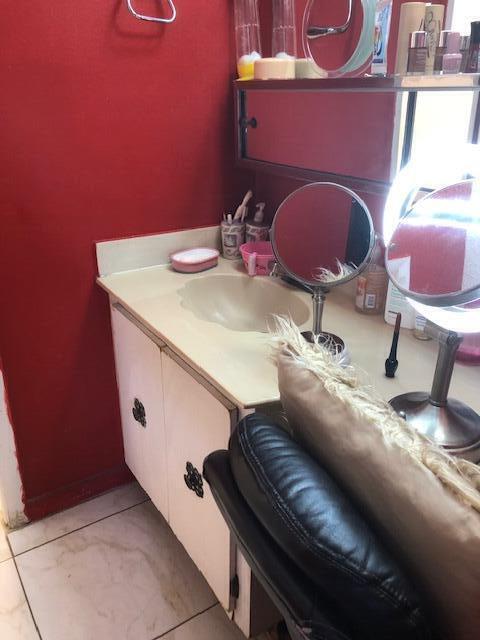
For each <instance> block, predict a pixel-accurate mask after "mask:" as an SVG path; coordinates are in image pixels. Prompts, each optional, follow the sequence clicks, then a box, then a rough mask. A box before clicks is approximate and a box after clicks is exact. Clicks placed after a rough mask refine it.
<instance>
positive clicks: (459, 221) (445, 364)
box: [386, 178, 480, 462]
mask: <svg viewBox="0 0 480 640" xmlns="http://www.w3.org/2000/svg"><path fill="white" fill-rule="evenodd" d="M386 266H387V271H388V274H389V276H390V278H391V280H392V282H393V284H394V285H395V286H396V287H397V288H398V289H399V290H400V291H401V292H402V293H403V294H404V295H406V296H407V298H408V299H409V300H410V301H411V302H412V304H413V306H414V307H415V309H416V310H417V311H419V312H420V313H421V314H422V315H424V316H425V317H426V318H427V319H428V320H429V321H430V322H429V323H428V324H427V327H426V331H427V333H428V334H429V335H430V336H431V337H433V338H436V339H437V340H438V342H439V357H438V361H437V367H436V370H435V377H434V380H433V385H432V389H431V392H430V393H426V392H413V393H407V394H403V395H401V396H397V397H396V398H393V400H391V404H392V406H393V407H394V408H395V410H396V411H398V412H400V413H402V414H403V415H405V417H406V419H407V420H409V421H410V422H411V423H412V424H413V425H414V426H415V427H416V428H417V429H418V430H419V431H421V432H422V433H425V434H426V435H428V436H429V437H431V438H432V439H434V440H435V441H437V442H438V443H439V444H441V445H442V446H444V447H445V448H446V449H448V450H450V451H451V452H452V453H454V454H456V455H459V456H461V457H465V458H468V459H470V460H472V461H474V462H477V461H478V460H479V459H480V417H479V416H478V414H477V413H475V412H474V411H473V410H472V409H470V407H468V406H466V405H465V404H463V403H462V402H459V401H458V400H452V399H450V398H448V391H449V386H450V381H451V378H452V374H453V367H454V363H455V356H456V352H457V350H458V347H459V346H460V344H461V341H462V337H461V336H459V335H458V333H457V332H461V333H467V332H475V333H476V332H478V331H479V326H480V325H479V315H480V309H479V308H478V307H479V304H478V301H479V299H480V180H479V179H478V178H476V179H474V178H470V179H466V180H462V181H459V182H456V183H455V184H451V185H449V186H446V187H442V188H440V189H438V190H437V191H434V192H432V193H430V194H428V195H427V196H425V197H423V198H421V199H420V200H418V201H417V202H415V204H413V206H411V207H410V209H409V210H407V211H406V213H405V214H404V215H403V217H401V218H400V219H399V220H398V224H397V227H396V229H395V230H394V231H393V233H392V235H391V239H390V242H389V243H388V247H387V252H386Z"/></svg>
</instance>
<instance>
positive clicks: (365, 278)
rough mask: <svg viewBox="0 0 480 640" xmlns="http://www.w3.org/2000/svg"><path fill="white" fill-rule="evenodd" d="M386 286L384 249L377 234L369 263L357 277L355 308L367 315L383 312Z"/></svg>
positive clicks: (386, 275)
mask: <svg viewBox="0 0 480 640" xmlns="http://www.w3.org/2000/svg"><path fill="white" fill-rule="evenodd" d="M387 287H388V274H387V270H386V269H385V249H384V247H383V244H382V241H381V240H380V238H379V237H378V236H377V241H376V243H375V248H374V250H373V254H372V259H371V261H370V264H369V265H368V267H367V268H366V269H365V271H364V272H363V273H362V274H360V275H359V276H358V278H357V293H356V296H355V310H356V311H358V312H359V313H366V314H369V315H377V314H381V313H383V310H384V308H385V299H386V297H387Z"/></svg>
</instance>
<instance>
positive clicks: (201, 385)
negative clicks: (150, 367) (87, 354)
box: [162, 350, 237, 609]
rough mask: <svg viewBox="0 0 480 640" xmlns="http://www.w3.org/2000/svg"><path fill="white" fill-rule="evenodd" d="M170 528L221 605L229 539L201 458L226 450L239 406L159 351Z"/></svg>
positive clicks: (228, 571) (230, 564)
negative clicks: (163, 399)
mask: <svg viewBox="0 0 480 640" xmlns="http://www.w3.org/2000/svg"><path fill="white" fill-rule="evenodd" d="M162 360H163V372H164V394H165V396H164V397H165V423H166V432H167V451H168V461H167V464H168V480H169V501H170V520H169V523H170V526H171V528H172V529H173V531H174V533H175V535H176V536H177V538H178V539H179V540H180V542H181V543H182V544H183V546H184V547H185V549H186V551H187V552H188V554H189V555H190V557H191V558H192V559H193V561H194V562H195V564H196V565H197V567H198V568H199V569H200V571H201V572H202V573H203V575H204V576H205V578H206V580H207V582H208V583H209V585H210V587H211V588H212V590H213V591H214V592H215V595H216V596H217V598H218V599H219V601H220V602H221V604H222V605H223V607H224V608H225V609H230V608H231V604H232V603H231V601H230V580H231V578H232V576H233V570H234V553H233V552H234V549H233V541H232V538H231V535H230V532H229V529H228V527H227V525H226V524H225V521H224V520H223V518H222V516H221V514H220V511H219V509H218V507H217V506H216V504H215V501H214V499H213V496H212V494H211V492H210V488H209V486H208V483H207V482H206V481H205V480H204V479H203V478H202V476H201V473H202V467H203V460H204V458H205V457H206V456H207V455H208V454H209V453H211V452H212V451H215V450H217V449H226V448H227V447H228V439H229V437H230V433H231V429H232V425H233V424H235V423H236V419H237V410H236V408H235V407H234V406H233V405H231V404H230V403H229V402H228V401H226V400H225V399H223V398H221V396H219V395H218V392H216V391H215V390H214V389H212V388H211V387H210V386H209V385H208V383H206V382H205V381H204V380H202V379H201V378H199V376H198V374H196V373H195V372H193V370H191V369H190V368H189V367H188V365H185V363H182V362H181V361H179V360H178V358H176V357H175V356H174V355H173V354H171V353H168V350H167V352H165V351H164V352H162Z"/></svg>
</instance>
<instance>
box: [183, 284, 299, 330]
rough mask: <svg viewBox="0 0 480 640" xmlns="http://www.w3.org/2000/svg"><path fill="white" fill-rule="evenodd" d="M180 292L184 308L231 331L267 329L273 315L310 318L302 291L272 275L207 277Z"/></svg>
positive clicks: (295, 318)
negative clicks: (292, 287) (283, 283)
mask: <svg viewBox="0 0 480 640" xmlns="http://www.w3.org/2000/svg"><path fill="white" fill-rule="evenodd" d="M178 293H179V295H180V297H181V300H182V303H181V304H182V307H183V308H185V309H188V310H189V311H191V312H192V313H193V314H194V315H195V316H196V317H197V318H199V319H200V320H205V321H207V322H215V323H216V324H220V325H222V326H223V327H226V328H227V329H230V330H231V331H259V332H266V331H267V330H268V326H267V323H268V320H269V318H270V317H271V316H272V314H276V315H284V316H290V317H291V318H292V319H293V321H294V322H295V323H296V324H297V325H299V326H301V325H302V324H304V323H305V322H306V321H307V320H308V318H309V307H308V305H307V304H306V303H305V302H304V301H303V300H301V298H300V297H299V296H298V294H296V293H295V292H293V291H292V290H291V289H289V288H288V287H286V286H283V285H281V284H279V283H277V282H276V281H272V280H271V279H269V278H263V277H255V278H247V277H241V276H240V277H239V276H234V275H219V276H206V277H204V278H198V279H196V280H191V281H190V282H188V283H187V284H186V285H185V286H184V287H183V288H182V289H180V290H179V292H178Z"/></svg>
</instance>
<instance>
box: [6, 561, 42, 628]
mask: <svg viewBox="0 0 480 640" xmlns="http://www.w3.org/2000/svg"><path fill="white" fill-rule="evenodd" d="M12 560H13V564H14V565H15V570H16V572H17V576H18V579H19V581H20V585H21V587H22V591H23V595H24V596H25V602H26V603H27V607H28V610H29V611H30V615H31V616H32V621H33V625H34V627H35V629H36V631H37V633H38V638H39V640H42V634H41V633H40V629H39V627H38V624H37V621H36V619H35V616H34V615H33V610H32V606H31V604H30V600H29V599H28V595H27V591H26V589H25V585H24V584H23V580H22V576H21V574H20V571H19V570H18V566H17V562H16V560H15V556H13V557H12Z"/></svg>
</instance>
